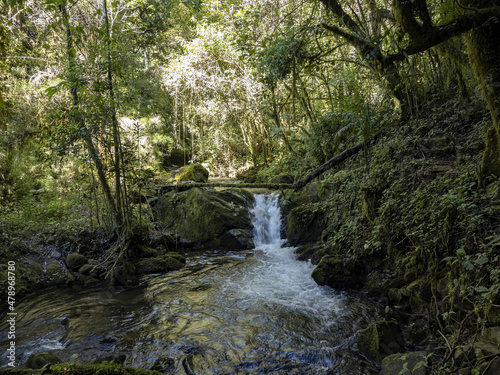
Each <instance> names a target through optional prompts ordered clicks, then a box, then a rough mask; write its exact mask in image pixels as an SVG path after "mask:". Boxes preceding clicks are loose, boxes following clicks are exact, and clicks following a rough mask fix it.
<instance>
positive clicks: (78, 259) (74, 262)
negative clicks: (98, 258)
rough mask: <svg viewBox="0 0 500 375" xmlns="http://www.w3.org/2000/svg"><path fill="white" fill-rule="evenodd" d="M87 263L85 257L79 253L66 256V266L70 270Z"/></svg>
mask: <svg viewBox="0 0 500 375" xmlns="http://www.w3.org/2000/svg"><path fill="white" fill-rule="evenodd" d="M86 263H87V259H85V257H84V256H83V255H82V254H80V253H71V254H69V255H68V256H67V257H66V266H67V267H68V269H70V270H71V271H76V270H78V269H79V268H80V267H81V266H83V265H84V264H86Z"/></svg>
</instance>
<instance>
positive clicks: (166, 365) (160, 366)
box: [151, 356, 175, 374]
mask: <svg viewBox="0 0 500 375" xmlns="http://www.w3.org/2000/svg"><path fill="white" fill-rule="evenodd" d="M151 370H153V371H158V372H161V373H162V374H173V373H174V372H175V361H174V360H173V359H172V358H169V357H163V356H161V357H159V358H158V359H157V360H156V361H155V363H154V365H153V367H151Z"/></svg>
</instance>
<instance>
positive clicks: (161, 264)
mask: <svg viewBox="0 0 500 375" xmlns="http://www.w3.org/2000/svg"><path fill="white" fill-rule="evenodd" d="M179 268H182V263H181V262H180V261H179V260H177V259H175V258H174V257H171V256H164V257H156V258H146V259H140V260H139V261H138V262H137V267H136V272H137V274H138V275H147V274H151V273H165V272H168V271H174V270H178V269H179Z"/></svg>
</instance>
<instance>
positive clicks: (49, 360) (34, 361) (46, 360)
mask: <svg viewBox="0 0 500 375" xmlns="http://www.w3.org/2000/svg"><path fill="white" fill-rule="evenodd" d="M61 362H62V361H61V360H60V359H59V358H58V357H57V356H56V355H54V354H52V353H46V352H44V353H35V354H32V355H30V356H29V357H28V360H27V361H26V367H27V368H32V369H41V368H42V367H44V366H46V365H55V364H57V363H61Z"/></svg>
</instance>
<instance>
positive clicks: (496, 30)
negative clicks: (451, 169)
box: [466, 1, 500, 186]
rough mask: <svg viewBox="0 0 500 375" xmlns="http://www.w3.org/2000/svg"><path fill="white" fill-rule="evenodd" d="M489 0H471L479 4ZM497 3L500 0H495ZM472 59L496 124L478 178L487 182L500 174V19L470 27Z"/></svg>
mask: <svg viewBox="0 0 500 375" xmlns="http://www.w3.org/2000/svg"><path fill="white" fill-rule="evenodd" d="M488 2H489V1H469V2H468V4H467V5H468V6H470V7H477V6H481V5H482V3H483V4H484V3H488ZM495 3H496V5H498V4H499V3H500V1H495ZM466 43H467V49H468V53H469V60H470V63H471V65H472V68H473V70H474V74H475V76H476V79H477V81H478V82H479V85H480V86H481V89H482V92H483V96H484V99H485V101H486V103H487V105H488V109H489V110H490V113H491V119H492V122H493V125H492V127H491V128H490V129H488V131H487V132H486V148H485V151H484V154H483V159H482V166H481V171H480V173H479V180H480V183H481V185H483V186H484V185H486V184H487V183H488V182H489V179H490V178H492V177H497V178H498V177H500V22H499V20H498V19H496V20H495V19H493V18H491V20H490V21H489V22H487V23H486V24H485V25H484V26H482V27H479V28H475V29H473V30H471V31H470V32H469V33H468V34H467V36H466Z"/></svg>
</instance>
